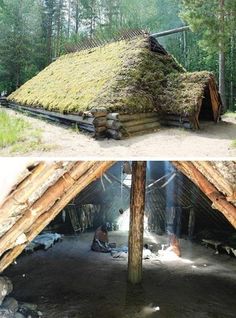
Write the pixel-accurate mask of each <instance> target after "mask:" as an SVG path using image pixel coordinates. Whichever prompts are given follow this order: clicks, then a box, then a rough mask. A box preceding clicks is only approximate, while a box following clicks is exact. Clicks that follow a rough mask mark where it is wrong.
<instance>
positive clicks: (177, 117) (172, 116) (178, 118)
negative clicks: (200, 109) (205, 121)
mask: <svg viewBox="0 0 236 318" xmlns="http://www.w3.org/2000/svg"><path fill="white" fill-rule="evenodd" d="M163 119H167V120H174V121H179V122H189V121H190V119H189V117H187V116H180V115H175V114H165V115H163Z"/></svg>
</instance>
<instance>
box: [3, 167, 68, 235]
mask: <svg viewBox="0 0 236 318" xmlns="http://www.w3.org/2000/svg"><path fill="white" fill-rule="evenodd" d="M72 165H73V164H72V162H40V163H38V165H36V166H35V168H34V169H33V170H32V171H31V173H30V175H29V176H27V177H26V178H25V179H24V180H22V182H21V183H19V184H18V185H17V186H16V189H15V190H14V191H12V193H10V195H9V196H8V198H7V199H6V200H5V201H4V202H3V204H2V205H1V206H0V224H1V230H0V237H1V236H2V234H3V233H5V232H6V231H7V230H8V229H10V228H11V226H12V224H14V223H15V222H16V220H17V219H18V218H20V217H21V215H22V214H23V213H24V212H25V211H27V209H29V207H30V206H31V204H32V203H33V202H34V201H36V200H37V199H38V198H39V197H40V196H41V195H42V193H43V192H44V191H45V190H46V189H47V188H48V187H49V186H50V184H52V183H54V182H55V181H57V179H59V178H60V177H61V176H62V175H63V174H64V173H65V172H67V171H68V170H70V168H71V167H72ZM55 172H56V173H55Z"/></svg>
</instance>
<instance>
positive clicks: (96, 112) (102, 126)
mask: <svg viewBox="0 0 236 318" xmlns="http://www.w3.org/2000/svg"><path fill="white" fill-rule="evenodd" d="M91 114H92V115H93V117H94V121H93V126H94V137H95V138H96V139H100V138H104V137H105V136H106V130H107V127H106V122H107V111H106V109H105V108H99V109H92V111H91Z"/></svg>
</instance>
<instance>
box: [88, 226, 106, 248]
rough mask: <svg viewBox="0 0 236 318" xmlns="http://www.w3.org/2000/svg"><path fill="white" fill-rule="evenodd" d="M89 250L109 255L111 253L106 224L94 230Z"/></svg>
mask: <svg viewBox="0 0 236 318" xmlns="http://www.w3.org/2000/svg"><path fill="white" fill-rule="evenodd" d="M91 250H92V251H94V252H101V253H109V252H110V251H111V248H110V247H109V245H108V231H107V225H106V224H103V225H101V226H99V227H98V228H97V229H96V231H95V234H94V238H93V243H92V246H91Z"/></svg>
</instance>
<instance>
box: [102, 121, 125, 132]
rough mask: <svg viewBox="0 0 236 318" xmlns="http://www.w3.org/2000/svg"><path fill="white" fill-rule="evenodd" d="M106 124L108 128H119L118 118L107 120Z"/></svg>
mask: <svg viewBox="0 0 236 318" xmlns="http://www.w3.org/2000/svg"><path fill="white" fill-rule="evenodd" d="M106 126H107V128H108V129H114V130H119V129H120V128H121V126H122V125H121V123H120V122H119V121H118V120H111V119H109V120H107V122H106Z"/></svg>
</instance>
